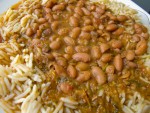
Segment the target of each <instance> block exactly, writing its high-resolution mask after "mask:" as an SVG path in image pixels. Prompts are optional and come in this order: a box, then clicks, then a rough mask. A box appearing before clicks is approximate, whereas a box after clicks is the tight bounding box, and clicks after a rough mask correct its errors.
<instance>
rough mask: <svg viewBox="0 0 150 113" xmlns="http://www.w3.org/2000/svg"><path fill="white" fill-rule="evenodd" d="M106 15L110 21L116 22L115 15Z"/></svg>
mask: <svg viewBox="0 0 150 113" xmlns="http://www.w3.org/2000/svg"><path fill="white" fill-rule="evenodd" d="M106 15H107V16H108V17H109V18H110V19H111V20H114V21H116V20H117V17H116V16H115V15H113V14H111V13H107V14H106Z"/></svg>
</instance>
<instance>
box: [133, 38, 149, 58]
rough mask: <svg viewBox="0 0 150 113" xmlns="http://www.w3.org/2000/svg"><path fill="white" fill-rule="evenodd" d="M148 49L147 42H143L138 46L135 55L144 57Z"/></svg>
mask: <svg viewBox="0 0 150 113" xmlns="http://www.w3.org/2000/svg"><path fill="white" fill-rule="evenodd" d="M147 48H148V45H147V42H146V41H145V40H141V41H140V42H138V43H137V45H136V50H135V54H136V55H143V54H144V53H146V51H147Z"/></svg>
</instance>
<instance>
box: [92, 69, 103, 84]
mask: <svg viewBox="0 0 150 113" xmlns="http://www.w3.org/2000/svg"><path fill="white" fill-rule="evenodd" d="M92 74H93V76H94V78H95V79H96V81H97V82H98V84H99V85H102V84H104V83H105V82H106V75H105V73H104V72H103V71H102V69H101V68H99V67H92Z"/></svg>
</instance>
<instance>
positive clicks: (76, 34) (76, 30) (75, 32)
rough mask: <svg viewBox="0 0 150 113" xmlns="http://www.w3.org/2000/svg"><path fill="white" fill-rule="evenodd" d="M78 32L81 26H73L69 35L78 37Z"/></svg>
mask: <svg viewBox="0 0 150 113" xmlns="http://www.w3.org/2000/svg"><path fill="white" fill-rule="evenodd" d="M80 32H81V28H79V27H75V28H74V29H73V30H72V31H71V33H70V37H72V38H74V39H76V38H78V36H79V34H80Z"/></svg>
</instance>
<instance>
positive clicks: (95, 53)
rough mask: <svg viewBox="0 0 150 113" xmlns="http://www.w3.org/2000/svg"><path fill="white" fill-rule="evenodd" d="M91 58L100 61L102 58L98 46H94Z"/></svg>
mask: <svg viewBox="0 0 150 113" xmlns="http://www.w3.org/2000/svg"><path fill="white" fill-rule="evenodd" d="M91 56H92V58H93V59H94V60H97V59H99V58H100V57H101V56H102V53H101V51H100V48H99V47H98V46H92V49H91Z"/></svg>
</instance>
